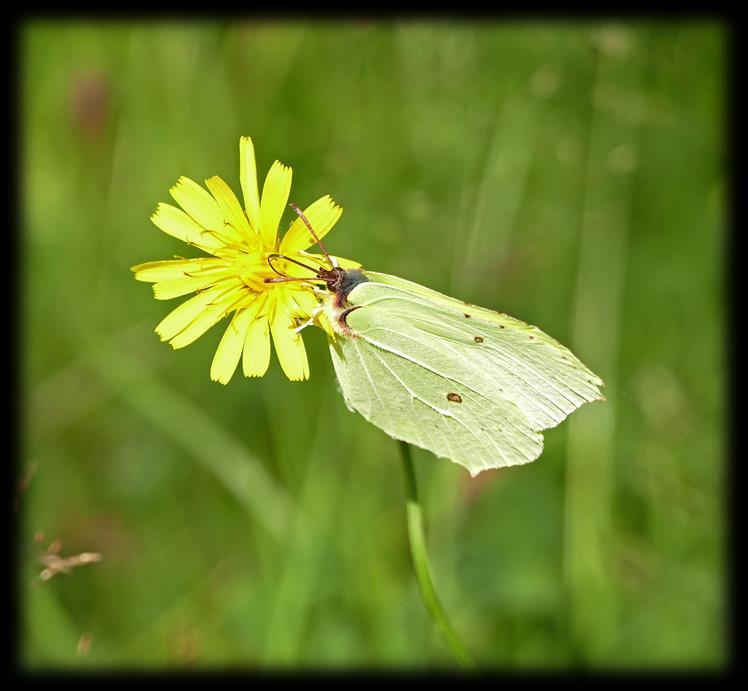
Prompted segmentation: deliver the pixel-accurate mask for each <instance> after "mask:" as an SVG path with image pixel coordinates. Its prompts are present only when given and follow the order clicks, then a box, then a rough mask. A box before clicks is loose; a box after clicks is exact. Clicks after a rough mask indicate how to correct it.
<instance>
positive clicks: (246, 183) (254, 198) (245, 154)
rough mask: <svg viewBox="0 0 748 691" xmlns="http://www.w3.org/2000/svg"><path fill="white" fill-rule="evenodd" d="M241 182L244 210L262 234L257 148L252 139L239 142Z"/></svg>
mask: <svg viewBox="0 0 748 691" xmlns="http://www.w3.org/2000/svg"><path fill="white" fill-rule="evenodd" d="M239 181H240V182H241V185H242V194H243V195H244V208H245V209H246V210H247V217H248V218H249V222H250V224H251V225H252V228H253V229H254V231H255V232H256V233H259V232H260V195H259V193H258V191H257V164H256V163H255V147H254V145H253V144H252V139H251V138H250V137H242V138H241V139H240V140H239Z"/></svg>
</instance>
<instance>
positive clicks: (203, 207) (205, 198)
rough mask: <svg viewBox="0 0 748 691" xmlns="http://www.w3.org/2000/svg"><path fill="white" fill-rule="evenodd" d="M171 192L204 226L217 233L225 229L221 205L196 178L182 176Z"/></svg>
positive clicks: (180, 204)
mask: <svg viewBox="0 0 748 691" xmlns="http://www.w3.org/2000/svg"><path fill="white" fill-rule="evenodd" d="M169 194H171V196H172V197H174V199H175V200H176V202H177V204H179V206H181V207H182V208H183V209H184V210H185V211H186V212H187V213H188V214H189V215H190V216H192V218H194V219H195V221H196V222H197V223H199V224H200V225H201V226H202V227H203V228H206V229H207V230H212V231H214V232H216V233H220V232H222V231H223V225H224V223H223V222H224V217H223V214H222V213H221V209H220V207H219V206H218V204H217V203H216V200H215V199H213V197H211V196H210V194H208V192H207V191H206V190H205V189H203V188H202V187H200V185H198V184H197V183H196V182H195V181H194V180H190V179H189V178H186V177H184V176H182V177H181V178H179V180H177V184H176V185H174V187H172V188H171V189H170V190H169Z"/></svg>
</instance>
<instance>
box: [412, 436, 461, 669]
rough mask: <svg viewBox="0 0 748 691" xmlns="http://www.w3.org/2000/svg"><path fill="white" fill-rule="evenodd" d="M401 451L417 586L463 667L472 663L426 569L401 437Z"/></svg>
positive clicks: (419, 517)
mask: <svg viewBox="0 0 748 691" xmlns="http://www.w3.org/2000/svg"><path fill="white" fill-rule="evenodd" d="M398 444H399V445H400V455H401V457H402V460H403V470H404V471H405V492H406V512H407V518H408V538H409V540H410V553H411V556H412V557H413V568H414V569H415V572H416V580H417V581H418V589H419V591H420V593H421V599H422V600H423V604H424V605H426V609H427V610H428V613H429V616H430V617H431V620H432V621H433V622H434V626H435V627H436V629H437V631H439V633H440V634H441V637H442V638H443V639H444V642H445V643H446V644H447V647H448V648H449V649H450V650H451V651H452V654H453V655H454V656H455V658H457V662H458V663H459V664H460V667H462V668H463V669H467V668H471V667H473V662H472V660H471V659H470V656H469V655H468V653H467V651H466V650H465V646H463V644H462V641H461V640H460V638H459V636H458V635H457V632H456V631H455V630H454V628H453V627H452V624H450V622H449V619H447V615H446V613H445V612H444V608H443V607H442V604H441V602H439V597H438V596H437V594H436V590H435V589H434V583H433V581H432V580H431V571H430V569H429V559H428V553H427V551H426V538H425V535H424V530H423V510H422V509H421V504H420V503H419V501H418V489H417V487H416V473H415V469H414V468H413V458H412V456H411V453H410V444H408V443H407V442H404V441H400V442H398Z"/></svg>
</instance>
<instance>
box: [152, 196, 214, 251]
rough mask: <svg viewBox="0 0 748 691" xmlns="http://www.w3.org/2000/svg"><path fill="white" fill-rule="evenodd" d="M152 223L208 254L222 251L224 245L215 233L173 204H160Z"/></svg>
mask: <svg viewBox="0 0 748 691" xmlns="http://www.w3.org/2000/svg"><path fill="white" fill-rule="evenodd" d="M151 221H153V222H154V223H155V224H156V225H157V226H158V227H159V228H160V229H161V230H163V231H164V232H165V233H168V234H169V235H171V236H173V237H175V238H179V239H180V240H182V241H183V242H186V243H188V244H190V245H195V247H199V248H200V249H202V250H205V251H206V252H211V253H213V251H214V250H216V249H221V248H222V247H223V245H224V243H223V242H222V241H221V240H220V239H219V238H218V237H216V235H215V234H214V233H211V232H208V231H207V230H205V228H203V227H201V226H200V225H199V224H197V223H196V222H195V221H193V220H192V219H191V218H190V217H189V216H188V215H187V214H186V213H185V212H184V211H182V209H178V208H177V207H176V206H172V205H171V204H164V203H163V202H162V203H160V204H159V205H158V206H157V207H156V211H155V212H154V214H153V215H152V216H151Z"/></svg>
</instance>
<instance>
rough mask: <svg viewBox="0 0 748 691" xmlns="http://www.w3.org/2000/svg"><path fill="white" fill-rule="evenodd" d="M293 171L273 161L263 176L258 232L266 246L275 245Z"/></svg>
mask: <svg viewBox="0 0 748 691" xmlns="http://www.w3.org/2000/svg"><path fill="white" fill-rule="evenodd" d="M292 175H293V171H292V170H291V168H289V167H288V166H284V165H283V164H282V163H281V162H280V161H275V162H274V163H273V165H272V166H271V167H270V170H269V171H268V174H267V177H266V178H265V185H264V186H263V188H262V201H261V202H260V233H261V235H262V241H263V243H264V244H265V246H266V247H272V246H274V245H275V238H276V236H277V234H278V224H279V223H280V220H281V216H282V215H283V212H284V211H285V209H286V204H287V203H288V195H289V193H290V192H291V177H292Z"/></svg>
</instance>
